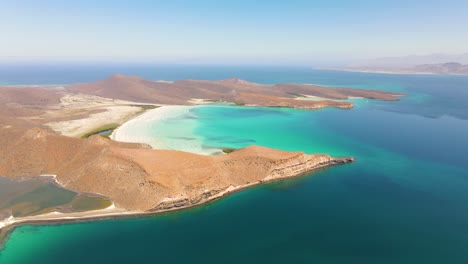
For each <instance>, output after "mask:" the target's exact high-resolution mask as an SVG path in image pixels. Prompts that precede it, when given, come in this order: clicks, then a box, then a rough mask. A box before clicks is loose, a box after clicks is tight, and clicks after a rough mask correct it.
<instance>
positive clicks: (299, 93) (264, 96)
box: [67, 74, 402, 109]
mask: <svg viewBox="0 0 468 264" xmlns="http://www.w3.org/2000/svg"><path fill="white" fill-rule="evenodd" d="M67 89H68V90H69V91H70V92H73V93H77V92H79V93H85V94H92V95H98V96H102V97H107V98H114V99H121V100H130V101H137V102H146V103H155V104H188V102H189V101H190V100H192V99H205V100H211V101H227V102H233V103H237V104H245V105H256V106H283V107H296V108H310V109H317V108H322V107H327V106H330V107H337V108H351V107H352V106H353V104H352V103H350V102H345V101H339V100H345V99H348V98H349V97H362V98H368V99H377V100H399V97H400V96H402V94H396V93H391V92H386V91H379V90H363V89H347V88H333V87H323V86H318V85H304V84H277V85H263V84H256V83H252V82H247V81H244V80H240V79H236V78H233V79H227V80H221V81H206V80H181V81H175V82H155V81H148V80H145V79H142V78H139V77H134V76H126V75H120V74H118V75H113V76H111V77H109V78H107V79H105V80H102V81H98V82H94V83H81V84H75V85H70V86H68V87H67ZM304 96H315V97H321V99H322V100H314V101H312V100H296V99H297V98H298V97H304Z"/></svg>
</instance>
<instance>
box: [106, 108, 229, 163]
mask: <svg viewBox="0 0 468 264" xmlns="http://www.w3.org/2000/svg"><path fill="white" fill-rule="evenodd" d="M198 106H199V105H192V106H187V105H165V106H160V107H158V108H156V109H151V110H148V111H146V112H144V113H143V114H141V115H138V116H136V117H134V118H132V119H130V120H128V121H127V122H125V123H124V124H122V125H120V126H119V127H117V128H116V129H115V130H114V131H113V132H112V134H111V135H110V136H109V137H110V139H112V140H114V141H118V142H126V143H143V144H147V145H150V146H151V148H153V149H165V150H179V151H185V152H190V153H195V154H199V155H218V154H222V149H218V148H207V147H204V144H203V141H202V139H201V138H198V137H197V136H196V135H195V134H194V133H193V131H194V129H195V127H196V119H194V118H193V117H191V116H190V110H192V109H194V108H195V107H198ZM174 119H178V122H179V123H180V124H181V128H180V129H179V130H176V131H174V130H170V131H165V130H164V129H159V128H158V123H159V122H165V121H171V120H174ZM187 134H189V135H187Z"/></svg>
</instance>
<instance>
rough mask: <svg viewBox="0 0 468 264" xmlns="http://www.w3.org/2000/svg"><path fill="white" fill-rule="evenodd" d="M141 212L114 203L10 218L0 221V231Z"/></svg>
mask: <svg viewBox="0 0 468 264" xmlns="http://www.w3.org/2000/svg"><path fill="white" fill-rule="evenodd" d="M141 213H143V212H133V211H128V210H125V209H122V208H117V207H116V206H115V204H114V203H112V205H110V206H109V207H107V208H104V209H98V210H91V211H85V212H72V213H60V212H50V213H47V214H42V215H33V216H25V217H13V216H10V217H8V218H6V219H3V220H2V221H0V229H1V228H3V227H7V226H10V225H14V224H21V223H24V222H47V221H55V220H77V219H93V218H100V217H112V216H123V215H132V214H141Z"/></svg>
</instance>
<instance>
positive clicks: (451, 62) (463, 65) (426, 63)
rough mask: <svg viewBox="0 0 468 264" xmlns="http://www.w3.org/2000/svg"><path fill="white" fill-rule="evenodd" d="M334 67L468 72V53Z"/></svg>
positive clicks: (357, 69)
mask: <svg viewBox="0 0 468 264" xmlns="http://www.w3.org/2000/svg"><path fill="white" fill-rule="evenodd" d="M334 69H335V70H349V71H363V72H383V73H427V74H468V53H465V54H459V55H447V54H432V55H427V56H406V57H387V58H378V59H373V60H366V61H361V62H359V63H354V64H352V65H349V66H347V67H340V68H334Z"/></svg>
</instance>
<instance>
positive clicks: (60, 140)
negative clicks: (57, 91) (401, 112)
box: [0, 128, 352, 212]
mask: <svg viewBox="0 0 468 264" xmlns="http://www.w3.org/2000/svg"><path fill="white" fill-rule="evenodd" d="M0 138H1V141H0V144H1V145H2V148H0V175H5V176H9V177H21V176H37V175H42V174H55V175H57V177H56V179H57V181H58V182H59V183H60V184H61V185H63V186H64V187H66V188H69V189H72V190H75V191H80V192H86V193H98V194H102V195H104V196H107V197H109V198H111V199H112V201H114V203H115V204H116V206H117V207H119V208H125V209H126V210H130V211H137V212H142V211H164V210H169V209H174V208H181V207H188V206H194V205H198V204H201V203H203V202H206V201H208V200H211V199H214V198H217V197H219V196H222V195H224V194H226V193H229V192H231V191H235V190H238V189H241V188H245V187H247V186H252V185H256V184H260V183H262V182H267V181H272V180H277V179H282V178H287V177H293V176H297V175H300V174H304V173H307V172H310V171H312V170H315V169H317V168H321V167H325V166H329V165H334V164H342V163H347V162H350V161H352V159H335V158H332V157H330V156H328V155H307V154H304V153H299V152H285V151H279V150H273V149H268V148H263V147H256V146H252V147H247V148H245V149H241V150H238V151H234V152H232V153H230V154H227V155H221V156H202V155H196V154H191V153H185V152H180V151H170V150H153V149H147V148H146V147H145V146H144V145H140V144H127V143H119V142H114V141H111V140H107V139H104V138H102V137H99V136H93V137H91V138H89V139H78V138H70V137H65V136H60V135H57V134H55V133H53V132H51V131H48V130H45V129H41V128H31V129H28V130H26V131H24V132H23V133H19V131H18V130H15V129H13V128H0Z"/></svg>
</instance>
